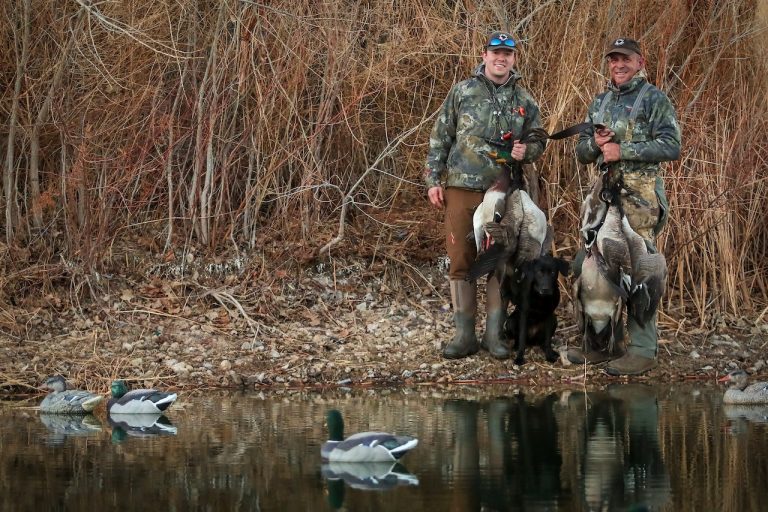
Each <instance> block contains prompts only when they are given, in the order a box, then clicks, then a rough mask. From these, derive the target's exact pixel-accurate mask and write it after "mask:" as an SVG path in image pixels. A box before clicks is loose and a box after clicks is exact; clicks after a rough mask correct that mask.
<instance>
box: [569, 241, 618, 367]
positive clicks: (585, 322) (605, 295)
mask: <svg viewBox="0 0 768 512" xmlns="http://www.w3.org/2000/svg"><path fill="white" fill-rule="evenodd" d="M608 274H609V271H608V269H607V264H606V262H605V260H604V259H603V256H602V255H601V254H600V252H599V251H598V250H597V246H596V245H595V244H593V245H592V247H591V249H590V252H589V253H588V254H587V257H586V258H584V262H583V263H582V266H581V274H580V275H579V277H578V278H577V279H576V280H575V281H574V283H573V306H574V313H575V316H576V320H577V323H578V326H579V330H580V332H581V333H582V334H583V336H584V346H585V348H587V349H588V350H589V349H591V350H604V349H608V350H609V351H610V352H613V351H614V350H615V348H616V347H615V345H616V342H617V341H618V340H619V339H620V338H621V336H620V333H621V325H622V315H623V312H624V303H625V302H626V299H627V293H626V290H624V289H623V288H622V287H621V286H619V285H618V284H617V283H615V282H612V281H611V280H610V279H608V277H607V275H608Z"/></svg>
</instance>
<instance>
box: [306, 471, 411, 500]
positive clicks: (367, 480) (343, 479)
mask: <svg viewBox="0 0 768 512" xmlns="http://www.w3.org/2000/svg"><path fill="white" fill-rule="evenodd" d="M320 471H321V473H322V475H323V478H325V479H326V481H327V487H328V504H329V505H330V506H331V508H333V509H335V510H337V509H340V508H341V507H342V505H343V503H344V496H345V486H348V487H350V488H351V489H358V490H362V491H386V490H389V489H393V488H395V487H398V486H401V485H419V478H418V477H417V476H416V475H414V474H412V473H409V472H408V470H407V469H405V466H403V465H402V464H400V463H399V462H326V463H323V465H322V466H321V468H320Z"/></svg>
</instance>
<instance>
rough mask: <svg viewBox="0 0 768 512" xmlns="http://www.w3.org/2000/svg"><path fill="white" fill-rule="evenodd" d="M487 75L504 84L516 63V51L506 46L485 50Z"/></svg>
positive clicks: (484, 59) (493, 80)
mask: <svg viewBox="0 0 768 512" xmlns="http://www.w3.org/2000/svg"><path fill="white" fill-rule="evenodd" d="M483 62H484V63H485V76H487V77H488V79H489V80H491V81H492V82H494V83H497V84H503V83H504V82H506V81H507V79H508V78H509V72H510V71H512V67H513V66H514V65H515V52H514V50H508V49H506V48H491V49H488V50H485V51H484V52H483Z"/></svg>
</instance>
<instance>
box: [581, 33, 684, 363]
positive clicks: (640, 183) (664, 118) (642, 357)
mask: <svg viewBox="0 0 768 512" xmlns="http://www.w3.org/2000/svg"><path fill="white" fill-rule="evenodd" d="M605 59H606V64H607V66H608V73H609V75H610V80H609V81H608V84H607V89H606V90H605V91H604V92H602V93H600V94H598V95H597V96H596V97H595V99H594V100H593V101H592V103H591V105H590V106H589V111H588V112H587V118H586V121H587V122H588V123H589V124H590V125H592V126H593V127H594V128H590V129H588V130H585V131H583V132H581V133H580V134H579V141H578V143H577V144H576V157H577V158H578V160H579V162H581V163H583V164H591V163H593V164H596V165H597V167H598V168H599V169H601V170H603V171H604V172H606V173H609V174H608V175H609V176H612V177H613V179H614V180H615V183H620V184H621V188H620V190H619V192H618V203H619V204H620V206H621V212H622V216H623V217H625V218H626V220H627V221H628V224H629V226H630V227H631V229H632V231H634V232H635V233H636V234H637V235H639V236H640V237H642V238H643V240H644V243H645V247H639V248H638V250H639V253H638V257H639V258H642V257H643V256H648V257H649V258H647V261H650V260H651V259H652V260H653V261H656V262H659V263H658V265H657V266H656V267H654V273H653V275H650V276H646V277H647V279H644V278H643V275H642V272H641V270H643V269H640V268H639V265H638V268H637V269H635V268H634V267H633V269H632V274H634V275H630V276H629V277H630V278H631V280H632V282H631V287H632V289H631V290H630V293H629V298H628V299H627V329H626V333H627V338H628V339H624V335H623V332H621V331H623V329H622V328H621V327H622V324H621V322H619V325H618V327H619V328H617V330H616V334H615V335H614V337H615V341H616V343H609V344H608V345H609V346H607V347H606V346H594V345H593V344H592V343H588V339H587V337H586V336H585V337H584V343H583V344H582V347H581V348H572V349H570V350H569V351H568V355H567V357H568V359H569V360H570V361H571V362H573V363H577V364H582V363H585V362H586V363H587V364H595V363H600V362H605V361H610V363H609V365H608V366H607V367H606V372H607V373H609V374H610V375H617V376H618V375H640V374H643V373H645V372H647V371H649V370H651V369H653V368H655V367H656V356H657V355H658V315H657V311H656V308H657V306H658V303H659V299H660V297H661V295H660V294H659V292H660V293H663V288H664V285H663V283H664V282H665V280H666V273H667V269H666V261H664V260H663V259H662V258H660V257H658V249H657V248H656V238H657V236H658V235H659V232H660V231H661V229H662V228H663V227H664V225H665V224H666V222H667V217H668V214H669V204H668V203H667V199H666V195H665V193H664V182H663V180H662V176H661V170H662V169H661V167H662V165H661V164H662V162H669V161H672V160H677V159H679V158H680V139H681V135H680V126H679V125H678V122H677V116H676V115H675V107H674V106H673V105H672V102H671V101H670V100H669V98H668V97H667V95H666V94H664V93H663V92H662V91H660V90H659V89H657V88H656V87H655V86H653V85H652V84H651V83H650V82H648V79H647V75H646V73H645V57H643V54H642V52H641V51H640V45H639V44H638V42H637V41H635V40H634V39H629V38H626V37H620V38H618V39H614V40H613V41H612V42H611V43H609V44H608V47H607V49H606V51H605ZM605 188H606V185H605V183H604V182H603V180H602V179H601V178H598V180H597V181H596V182H595V183H594V184H593V187H592V191H593V192H595V194H594V195H593V197H599V196H600V194H601V192H602V191H603V190H605ZM614 190H616V189H615V187H614ZM604 211H607V208H606V209H604V210H600V209H597V210H595V215H600V214H601V213H600V212H604ZM582 219H584V220H589V219H587V217H585V216H582ZM592 220H593V221H595V222H590V223H588V225H586V226H585V225H583V226H582V233H586V232H588V228H589V226H604V224H603V223H602V222H601V219H592ZM597 229H600V230H601V229H603V228H601V227H598V228H597ZM622 229H623V228H622ZM596 236H597V237H600V234H599V233H598V234H597V235H596ZM605 236H608V233H607V232H606V233H605ZM585 238H587V237H585ZM588 242H590V243H591V241H590V240H589V239H586V240H585V245H586V243H588ZM641 245H642V244H641ZM640 253H642V254H640ZM646 253H647V254H646ZM585 261H586V260H585ZM644 261H646V260H644ZM662 262H663V264H662ZM581 268H584V267H581V266H580V267H579V269H577V270H576V271H575V272H574V274H579V275H580V274H581ZM643 272H645V270H643ZM651 278H653V279H654V280H655V282H659V283H661V284H660V285H659V286H658V290H656V291H655V294H654V300H653V301H650V300H649V301H644V298H645V297H649V298H650V293H649V292H647V290H648V286H647V283H648V282H650V279H651ZM617 285H618V283H617ZM619 318H620V316H619ZM601 343H602V342H601Z"/></svg>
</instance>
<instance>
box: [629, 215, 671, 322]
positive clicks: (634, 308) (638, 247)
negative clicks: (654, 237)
mask: <svg viewBox="0 0 768 512" xmlns="http://www.w3.org/2000/svg"><path fill="white" fill-rule="evenodd" d="M621 229H622V232H623V233H624V237H625V238H626V240H627V246H628V248H629V257H630V260H631V265H632V270H631V272H632V279H631V284H630V287H629V298H628V300H627V304H628V307H629V311H630V312H631V314H632V317H633V318H634V319H635V320H637V323H638V324H640V325H641V326H644V325H645V324H646V323H648V322H649V321H651V319H652V318H653V315H654V313H656V310H657V309H658V308H659V303H660V302H661V296H662V295H663V294H664V290H665V289H666V287H667V260H666V258H664V255H663V254H661V253H659V252H656V251H652V250H651V249H649V247H648V245H647V244H646V242H645V240H644V239H643V237H641V236H640V235H639V234H637V232H636V231H635V230H634V229H632V227H631V226H630V225H629V220H628V219H627V218H626V217H624V218H623V219H622V225H621Z"/></svg>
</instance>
